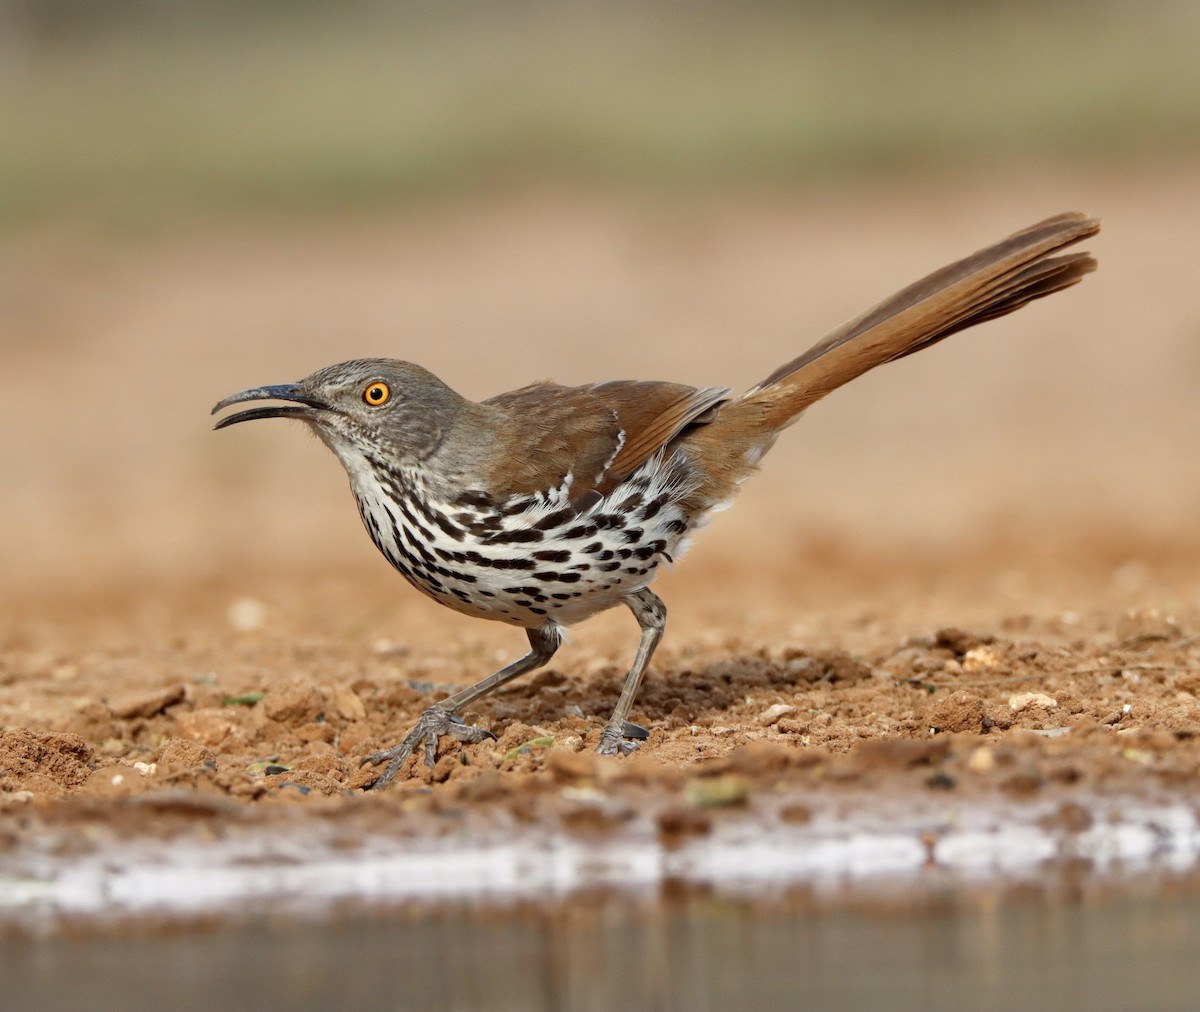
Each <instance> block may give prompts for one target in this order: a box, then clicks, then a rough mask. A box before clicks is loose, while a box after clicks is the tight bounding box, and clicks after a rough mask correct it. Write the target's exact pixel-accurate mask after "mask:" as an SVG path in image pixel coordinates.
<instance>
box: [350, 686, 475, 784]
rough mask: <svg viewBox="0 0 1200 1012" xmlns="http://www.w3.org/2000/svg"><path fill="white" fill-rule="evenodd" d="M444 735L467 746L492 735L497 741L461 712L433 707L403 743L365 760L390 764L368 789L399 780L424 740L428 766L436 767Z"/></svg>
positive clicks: (369, 762) (365, 761)
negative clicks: (453, 712)
mask: <svg viewBox="0 0 1200 1012" xmlns="http://www.w3.org/2000/svg"><path fill="white" fill-rule="evenodd" d="M442 735H449V736H450V737H451V738H453V739H455V740H456V741H460V742H462V743H463V744H464V745H474V744H476V743H477V742H481V741H484V740H485V739H487V738H491V739H492V741H495V740H496V736H495V735H494V734H492V732H491V731H488V730H486V729H485V728H482V727H472V726H471V725H470V724H468V723H466V722H465V721H464V720H463V719H462V718H461V717H459V716H458V715H457V714H452V713H447V712H446V711H445V710H443V709H442V708H441V707H439V706H431V707H430V708H429V709H428V710H426V711H425V712H424V713H422V714H421V719H420V720H418V721H417V723H416V726H414V727H413V729H412V730H411V731H409V732H408V734H407V735H405V736H404V740H403V741H402V742H400V744H399V745H394V746H393V747H392V748H388V749H383V750H382V751H380V752H372V753H371V754H370V755H369V756H367V757H366V758H365V759H363V761H362V765H363V766H367V765H371V766H378V765H379V764H380V763H382V762H386V763H387V766H386V767H385V768H384V771H383V773H381V774H380V775H379V779H378V780H376V781H375V782H374V783H373V784H371V786H370V787H368V788H367V790H369V791H374V790H379V789H380V788H382V787H386V786H387V785H388V784H390V783H391V782H392V781H393V780H395V779H396V774H397V773H399V772H400V767H401V766H403V765H404V761H405V760H406V759H407V758H408V757H409V756H410V755H412V754H413V752H414V751H415V750H416V748H417V746H418V745H420V744H421V743H424V746H425V765H426V766H428V767H429V768H430V769H433V767H434V765H435V764H436V763H437V745H438V739H439V738H440V737H441V736H442Z"/></svg>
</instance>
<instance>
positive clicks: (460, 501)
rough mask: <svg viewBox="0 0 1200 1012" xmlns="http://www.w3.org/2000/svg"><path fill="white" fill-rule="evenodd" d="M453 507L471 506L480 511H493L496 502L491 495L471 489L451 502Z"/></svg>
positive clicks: (480, 490)
mask: <svg viewBox="0 0 1200 1012" xmlns="http://www.w3.org/2000/svg"><path fill="white" fill-rule="evenodd" d="M450 505H451V506H470V507H472V508H473V509H478V510H491V509H493V508H494V507H495V505H496V504H495V501H494V500H493V499H492V497H491V496H490V495H488V494H487V493H486V492H484V491H483V490H482V489H477V488H471V489H467V491H465V492H462V493H460V494H459V495H457V496H455V497H454V498H453V499H452V500H451V501H450Z"/></svg>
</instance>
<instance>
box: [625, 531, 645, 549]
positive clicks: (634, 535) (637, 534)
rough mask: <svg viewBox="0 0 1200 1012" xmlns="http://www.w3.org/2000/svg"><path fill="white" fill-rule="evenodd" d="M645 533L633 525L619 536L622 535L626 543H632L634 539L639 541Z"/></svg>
mask: <svg viewBox="0 0 1200 1012" xmlns="http://www.w3.org/2000/svg"><path fill="white" fill-rule="evenodd" d="M645 533H646V532H645V531H643V530H642V529H641V528H640V527H633V528H631V529H630V530H627V531H625V533H624V534H622V535H621V537H623V538H624V539H625V542H626V544H630V545H632V544H633V543H634V542H635V541H640V540H641V538H642V535H643V534H645Z"/></svg>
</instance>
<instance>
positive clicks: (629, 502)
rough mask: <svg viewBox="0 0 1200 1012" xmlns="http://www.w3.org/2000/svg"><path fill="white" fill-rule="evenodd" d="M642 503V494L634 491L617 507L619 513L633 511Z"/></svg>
mask: <svg viewBox="0 0 1200 1012" xmlns="http://www.w3.org/2000/svg"><path fill="white" fill-rule="evenodd" d="M641 505H642V494H641V493H640V492H634V493H633V495H631V496H629V497H628V498H627V499H626V500H625V501H624V502H623V503H621V504H620V505H619V506H618V507H617V512H618V513H632V512H633V511H634V510H635V509H637V508H638V507H639V506H641Z"/></svg>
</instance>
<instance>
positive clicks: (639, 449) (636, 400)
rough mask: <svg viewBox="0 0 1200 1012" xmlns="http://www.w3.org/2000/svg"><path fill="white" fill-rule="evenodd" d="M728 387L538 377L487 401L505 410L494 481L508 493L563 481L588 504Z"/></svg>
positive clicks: (702, 418) (710, 408)
mask: <svg viewBox="0 0 1200 1012" xmlns="http://www.w3.org/2000/svg"><path fill="white" fill-rule="evenodd" d="M729 394H730V391H729V389H727V388H722V387H708V388H705V389H703V390H697V389H696V388H695V387H690V386H685V385H684V384H681V383H660V382H654V381H638V380H615V381H613V382H609V383H598V384H595V385H592V386H583V387H564V386H558V385H557V384H552V383H538V384H535V385H533V386H528V387H522V388H521V389H520V390H513V391H511V392H510V393H506V394H500V395H498V396H496V397H492V398H490V399H489V400H486V401H484V402H483V403H484V404H485V405H487V406H488V407H491V408H495V409H498V410H499V411H500V412H501V414H502V415H503V417H504V421H503V422H502V423H501V429H502V432H501V435H500V438H499V440H498V445H500V446H504V447H505V448H506V458H507V459H506V460H504V461H498V462H497V463H496V465H495V469H494V471H493V474H492V475H491V476H490V480H489V482H488V485H489V487H490V488H492V489H495V490H496V492H497V493H498V494H500V495H501V496H502V497H508V496H510V495H523V494H529V493H532V492H544V491H546V490H547V489H550V488H557V487H558V486H559V485H561V484H562V483H563V482H564V481H565V480H566V476H567V474H568V473H570V474H571V475H572V476H573V477H572V482H571V499H572V502H573V503H575V504H576V506H578V507H580V508H585V507H586V506H587V505H589V504H590V503H592V502H595V501H597V500H598V499H599V498H600V497H602V496H605V495H607V494H608V493H609V492H611V491H612V490H613V489H614V488H616V486H617V485H619V484H620V483H621V481H622V480H623V479H625V478H626V477H628V476H629V475H630V474H632V473H633V472H634V471H636V470H637V469H638V468H639V467H640V466H641V465H642V464H644V463H645V462H646V461H647V460H648V459H650V457H652V456H653V455H654V454H655V453H656V452H657V451H658V450H660V449H661V448H662V447H663V446H665V445H666V444H667V443H669V442H670V441H671V440H672V439H674V438H675V436H677V435H678V434H679V432H680V431H681V430H682V429H684V428H685V427H687V426H688V425H693V424H703V423H705V422H707V421H709V420H711V418H712V417H713V415H714V414H715V412H716V410H717V409H718V408H719V407H720V405H722V404H723V403H725V401H726V400H728V398H729Z"/></svg>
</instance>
